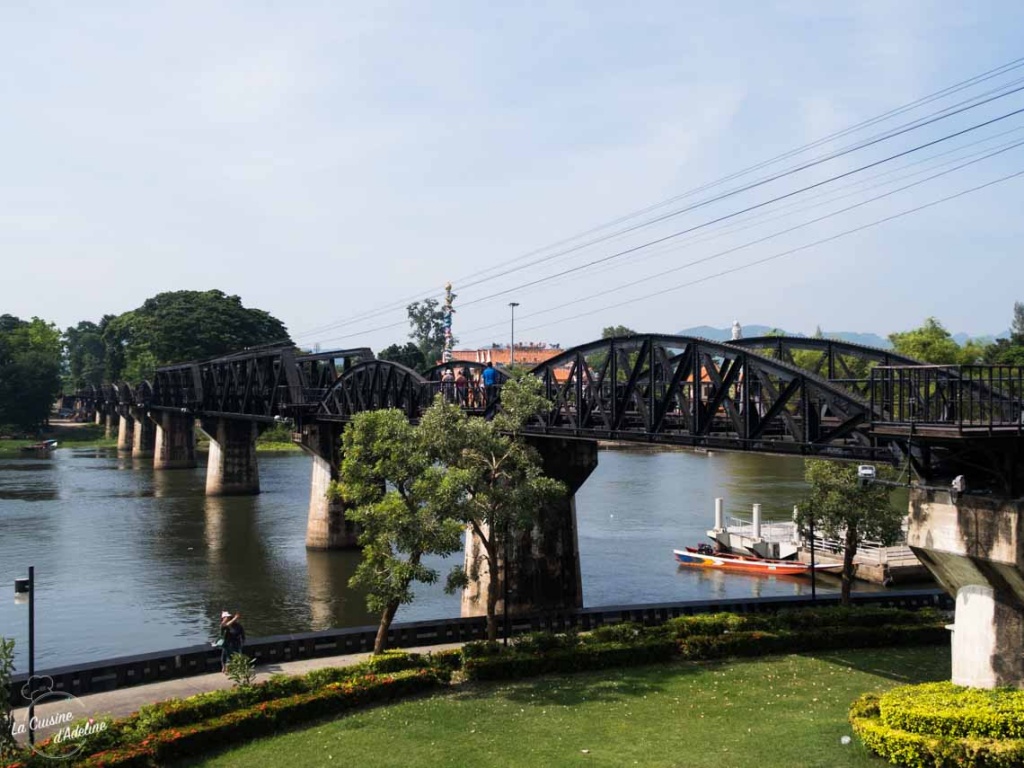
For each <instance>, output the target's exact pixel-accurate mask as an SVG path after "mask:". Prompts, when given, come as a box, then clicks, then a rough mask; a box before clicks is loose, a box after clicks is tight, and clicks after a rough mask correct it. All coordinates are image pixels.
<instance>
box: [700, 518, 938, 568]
mask: <svg viewBox="0 0 1024 768" xmlns="http://www.w3.org/2000/svg"><path fill="white" fill-rule="evenodd" d="M724 507H725V503H724V500H723V499H721V498H717V499H715V527H714V528H712V529H711V530H709V531H708V532H707V533H708V538H710V539H711V540H712V541H713V542H715V545H716V546H717V547H718V548H719V549H722V550H724V551H726V552H736V553H739V554H752V555H756V556H757V557H765V558H772V559H778V560H785V559H788V558H794V559H797V560H800V561H801V562H804V563H809V562H810V561H811V542H810V541H809V540H808V539H807V537H806V536H801V535H800V530H799V528H798V526H797V524H796V522H794V521H793V520H772V521H765V520H763V519H762V515H761V505H760V504H755V505H754V508H753V510H752V514H751V517H750V518H749V519H746V518H742V517H738V516H730V517H729V518H728V519H726V518H725V513H724ZM794 511H795V510H794ZM843 550H844V546H843V543H842V541H837V540H835V539H828V538H824V537H822V536H818V535H817V534H815V536H814V559H815V561H816V562H819V563H842V562H843ZM853 562H854V564H855V565H856V567H857V570H856V574H855V575H856V578H858V579H860V580H862V581H868V582H872V583H874V584H883V585H888V584H894V583H900V584H902V583H908V582H916V581H923V580H931V574H930V573H929V571H928V569H927V568H925V567H924V566H923V565H922V564H921V561H919V560H918V559H917V556H916V555H914V553H913V551H911V549H910V547H908V546H907V545H906V543H898V544H895V545H893V546H890V547H887V546H883V545H882V544H881V543H879V542H872V541H865V542H862V543H861V544H860V546H858V547H857V554H856V555H854V559H853Z"/></svg>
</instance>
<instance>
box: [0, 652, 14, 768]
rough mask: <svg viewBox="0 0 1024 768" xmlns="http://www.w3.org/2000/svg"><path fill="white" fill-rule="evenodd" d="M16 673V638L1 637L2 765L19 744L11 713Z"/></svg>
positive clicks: (0, 712) (0, 706)
mask: <svg viewBox="0 0 1024 768" xmlns="http://www.w3.org/2000/svg"><path fill="white" fill-rule="evenodd" d="M13 673H14V640H8V639H7V638H6V637H0V765H6V764H7V761H8V759H12V760H13V757H14V754H15V752H16V751H17V748H18V746H17V744H16V743H15V741H14V735H13V734H12V733H11V728H12V726H13V725H14V715H13V714H11V710H12V708H13V702H12V701H11V694H10V691H11V676H12V674H13Z"/></svg>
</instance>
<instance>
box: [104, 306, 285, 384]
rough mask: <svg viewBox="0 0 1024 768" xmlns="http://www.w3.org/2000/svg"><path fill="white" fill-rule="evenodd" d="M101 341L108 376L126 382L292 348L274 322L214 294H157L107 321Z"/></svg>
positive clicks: (266, 314) (261, 312)
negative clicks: (193, 364) (262, 349)
mask: <svg viewBox="0 0 1024 768" xmlns="http://www.w3.org/2000/svg"><path fill="white" fill-rule="evenodd" d="M103 339H104V344H105V345H106V346H107V367H108V370H107V374H108V376H109V377H110V378H112V379H118V378H126V379H130V380H139V379H145V378H149V377H150V376H152V373H153V370H154V369H155V368H156V367H157V366H160V365H167V364H170V363H182V362H188V361H190V360H202V359H205V358H210V357H215V356H217V355H223V354H227V353H229V352H238V351H241V350H243V349H246V348H248V347H255V346H260V345H264V344H281V345H285V344H290V343H291V342H290V339H289V337H288V332H287V331H286V330H285V327H284V324H283V323H282V322H281V321H280V320H278V319H277V318H276V317H273V316H272V315H270V314H268V313H267V312H264V311H263V310H261V309H249V308H246V307H244V306H242V300H241V299H240V298H239V297H238V296H226V295H225V294H224V293H223V292H221V291H217V290H211V291H173V292H168V293H161V294H158V295H156V296H154V297H153V298H151V299H147V300H146V301H145V302H144V303H143V304H142V306H141V307H139V308H138V309H133V310H131V311H130V312H125V313H124V314H122V315H119V316H118V317H116V318H115V319H113V320H111V321H110V322H108V323H107V324H106V326H105V328H104V330H103Z"/></svg>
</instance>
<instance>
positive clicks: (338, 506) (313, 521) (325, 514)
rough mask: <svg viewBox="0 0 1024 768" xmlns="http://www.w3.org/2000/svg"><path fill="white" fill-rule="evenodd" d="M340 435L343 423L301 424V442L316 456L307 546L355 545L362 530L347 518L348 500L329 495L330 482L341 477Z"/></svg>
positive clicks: (345, 546)
mask: <svg viewBox="0 0 1024 768" xmlns="http://www.w3.org/2000/svg"><path fill="white" fill-rule="evenodd" d="M340 437H341V426H340V425H338V426H335V425H333V424H323V423H321V424H310V425H306V426H304V427H303V428H302V439H301V442H300V443H299V445H301V446H302V449H303V450H304V451H306V453H308V454H309V455H310V456H311V457H312V458H313V475H312V478H311V479H310V483H309V519H308V521H307V523H306V549H355V548H356V547H357V546H358V538H359V531H358V530H357V529H356V526H355V524H353V523H351V522H349V521H348V520H346V519H345V503H344V502H343V501H342V500H341V499H330V498H328V497H327V489H328V487H329V486H330V484H331V482H332V481H336V480H337V479H338V468H339V466H340V465H341V445H340Z"/></svg>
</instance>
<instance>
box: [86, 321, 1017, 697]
mask: <svg viewBox="0 0 1024 768" xmlns="http://www.w3.org/2000/svg"><path fill="white" fill-rule="evenodd" d="M446 365H448V364H446ZM450 366H451V367H453V368H456V369H462V368H469V369H476V368H479V367H480V366H479V364H478V363H474V362H468V361H453V362H452V363H450ZM444 367H446V366H437V367H435V368H433V369H431V370H429V371H427V372H426V373H425V374H420V373H418V372H416V371H413V370H410V369H409V368H406V367H404V366H402V365H400V364H398V363H394V362H390V361H385V360H379V359H377V358H376V357H375V356H374V355H373V353H372V351H371V350H369V349H366V348H357V349H346V350H336V351H332V352H324V353H319V354H313V355H311V354H302V353H299V352H296V351H295V350H294V349H292V348H290V347H275V348H263V349H252V350H245V351H242V352H239V353H237V354H233V355H226V356H223V357H219V358H216V359H213V360H205V361H199V362H191V363H184V364H180V365H172V366H165V367H162V368H159V369H158V370H157V371H156V374H155V376H154V378H153V379H152V381H145V382H134V383H133V382H119V383H114V384H109V385H105V386H103V387H99V388H95V389H91V390H88V391H82V392H79V393H77V394H76V399H77V400H78V404H79V406H80V407H87V408H92V409H95V411H96V418H97V421H101V420H102V419H104V418H105V419H106V420H107V424H108V426H109V427H111V429H112V427H113V423H114V421H115V420H116V421H117V422H118V427H119V429H118V447H119V449H121V450H123V451H126V452H127V451H131V453H132V455H133V456H135V457H138V458H140V459H142V458H146V457H150V456H151V457H152V458H153V462H154V467H155V468H157V469H171V468H176V467H195V466H196V458H195V439H194V430H195V427H196V425H197V424H198V425H199V427H200V428H201V429H202V430H203V431H204V432H205V433H206V434H207V435H209V437H210V441H211V442H210V458H209V461H208V465H207V485H206V488H207V493H210V494H229V493H258V492H259V473H258V464H257V461H256V452H255V442H256V438H257V436H258V435H259V433H260V432H261V431H262V430H264V429H266V428H267V426H268V425H271V424H274V423H287V424H290V425H292V428H293V431H294V435H295V440H296V442H299V443H300V444H301V445H302V447H303V448H304V449H305V450H306V451H307V452H308V453H309V454H310V455H311V456H312V460H313V472H312V480H311V492H310V511H309V521H308V526H307V534H306V542H307V546H309V547H311V548H339V547H351V546H355V544H356V531H355V530H354V529H353V528H352V526H351V525H350V524H349V523H347V522H346V520H345V514H344V509H343V508H342V506H341V505H340V502H337V501H332V500H329V499H328V498H327V496H326V490H327V487H328V485H329V484H330V482H331V480H332V479H336V478H337V472H338V467H339V464H340V455H339V450H340V436H341V432H342V430H343V429H344V425H345V423H346V422H348V421H350V420H351V419H352V418H353V417H354V416H355V415H356V414H358V413H360V412H363V411H367V410H376V409H382V408H398V409H400V410H401V411H403V412H404V413H405V414H406V415H407V416H408V417H409V418H410V419H413V420H415V419H417V418H418V417H419V415H420V414H421V413H422V412H423V410H424V409H425V408H426V407H428V406H429V405H430V403H431V402H432V401H433V399H434V398H435V397H436V396H437V395H438V394H439V393H441V394H444V395H447V396H451V397H455V396H456V392H455V390H454V389H452V390H450V391H449V390H446V387H448V386H450V385H448V384H445V383H443V382H442V381H441V371H442V370H443V368H444ZM530 374H531V375H533V376H536V377H537V378H539V379H540V380H541V382H542V383H543V388H544V392H545V393H546V395H547V396H548V398H549V400H550V403H551V407H550V409H549V410H547V411H546V412H545V413H543V414H541V415H540V416H539V417H538V418H537V419H536V420H535V421H534V422H533V423H532V424H530V425H529V426H528V427H527V429H526V432H527V433H528V436H529V439H530V440H531V442H532V443H533V444H534V445H535V446H536V447H537V449H538V450H539V451H540V453H541V456H542V457H543V459H544V464H545V471H546V472H547V473H548V474H549V475H551V476H554V477H556V478H558V479H560V480H562V481H564V482H565V483H566V484H567V486H568V488H569V490H570V497H569V498H568V499H567V500H566V502H565V503H564V504H562V505H560V506H558V507H557V508H552V509H547V510H544V512H543V514H542V515H541V518H540V521H539V522H538V524H537V526H536V528H535V529H534V530H533V531H527V532H523V533H522V534H521V535H519V536H518V537H517V539H516V542H515V544H514V546H513V548H512V552H511V557H510V560H509V564H508V566H507V570H508V571H509V573H508V581H509V584H510V587H511V589H510V595H511V598H510V605H509V610H510V611H511V612H515V611H529V610H537V609H541V610H543V609H548V608H551V609H556V608H565V607H579V606H580V605H582V585H581V584H580V575H579V573H580V571H579V560H578V553H577V552H578V551H577V546H576V510H575V502H574V494H575V492H576V490H577V489H578V488H579V487H580V486H581V485H582V484H583V482H584V481H585V480H586V478H587V477H588V476H589V474H590V473H591V472H592V471H593V469H594V468H595V467H596V465H597V441H600V440H612V441H626V442H638V443H645V444H654V445H673V446H688V447H693V448H698V449H713V450H727V451H752V452H762V453H775V454H788V455H802V456H818V457H824V458H833V459H840V460H856V461H860V462H890V463H893V464H899V465H903V464H907V465H910V466H911V467H913V469H914V473H915V474H916V475H917V477H918V478H919V482H918V484H917V486H916V487H915V488H914V489H912V491H911V504H910V532H909V535H908V540H909V543H910V545H911V546H912V547H913V548H914V550H915V553H916V554H918V556H919V557H920V559H921V560H922V562H924V563H925V565H927V566H928V567H929V568H930V569H931V570H932V572H933V573H934V574H935V575H936V577H937V578H938V579H939V581H940V583H942V585H943V586H944V587H946V589H947V590H949V591H950V593H951V594H954V595H956V596H957V599H958V611H957V627H958V630H957V633H955V634H954V681H960V682H965V683H967V684H977V681H979V680H980V681H981V682H982V683H983V684H996V683H997V682H998V683H1000V684H1007V683H1009V684H1019V685H1022V686H1024V653H1021V652H1020V651H1021V650H1024V503H1022V502H1021V501H1019V498H1020V497H1021V496H1022V495H1024V454H1022V450H1021V449H1022V447H1024V432H1022V430H1024V418H1022V413H1024V409H1022V399H1024V398H1022V395H1024V369H1022V368H1018V367H1010V366H935V365H924V364H922V363H921V362H920V361H917V360H913V359H910V358H907V357H903V356H900V355H897V354H895V353H893V352H891V351H888V350H883V349H876V348H872V347H866V346H861V345H857V344H850V343H846V342H841V341H834V340H829V339H809V338H803V337H785V336H768V337H759V338H749V339H739V340H735V341H731V342H715V341H710V340H707V339H701V338H693V337H685V336H672V335H660V334H640V335H634V336H626V337H618V338H612V339H601V340H599V341H594V342H590V343H588V344H583V345H580V346H577V347H574V348H572V349H567V350H565V351H564V352H562V353H561V354H560V355H558V356H557V357H555V358H552V359H550V360H548V361H546V362H544V363H541V364H540V365H537V366H535V367H533V368H532V369H531V370H530ZM482 394H483V393H482V392H480V391H479V389H478V388H477V387H476V386H475V385H471V387H470V389H469V393H468V396H467V397H466V398H465V400H464V407H466V409H467V410H468V411H470V412H471V413H474V414H477V415H485V405H486V404H485V402H484V401H483V398H482ZM956 476H963V477H965V478H966V482H967V487H968V489H969V493H968V494H967V495H966V496H961V495H959V494H956V493H950V491H949V490H948V489H949V487H950V486H949V484H950V481H951V480H952V479H953V478H954V477H956ZM471 546H472V542H471V541H470V542H467V550H468V549H469V548H470V547H471ZM666 546H667V545H666ZM503 570H504V568H503ZM502 579H504V575H502ZM484 583H485V580H484V579H480V580H479V581H478V582H477V584H476V585H475V586H474V587H471V589H470V590H468V591H467V595H468V597H467V599H465V600H464V602H463V610H464V613H466V614H472V613H475V612H479V610H480V609H481V608H480V607H481V606H482V605H483V601H476V602H474V600H475V599H476V598H480V597H482V596H483V595H482V594H481V593H482V590H483V587H482V585H483V584H484ZM499 604H501V601H500V600H499ZM968 605H970V606H972V607H968ZM501 609H502V610H503V608H501ZM961 617H964V618H963V622H964V624H963V626H964V627H965V629H964V631H962V632H961V631H960V627H961ZM979 622H980V625H981V626H987V627H990V628H991V631H988V633H987V634H985V633H984V632H983V633H982V635H983V636H979V635H978V632H977V631H976V630H975V629H971V630H970V631H968V630H967V629H966V627H968V626H969V627H975V628H976V627H977V626H978V625H979ZM986 631H987V630H986ZM958 635H959V638H960V639H959V641H958ZM979 637H980V639H979ZM958 659H959V660H960V661H959V662H958ZM992 681H995V682H992Z"/></svg>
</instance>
